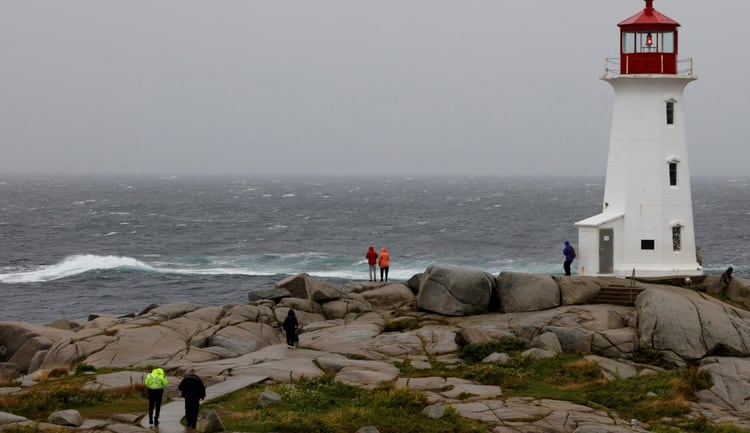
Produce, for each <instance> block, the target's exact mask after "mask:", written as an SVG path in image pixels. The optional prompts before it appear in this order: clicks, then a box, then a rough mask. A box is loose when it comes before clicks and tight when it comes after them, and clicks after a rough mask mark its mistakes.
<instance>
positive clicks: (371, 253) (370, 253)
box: [365, 245, 378, 281]
mask: <svg viewBox="0 0 750 433" xmlns="http://www.w3.org/2000/svg"><path fill="white" fill-rule="evenodd" d="M365 258H366V259H367V267H368V268H370V281H377V280H378V274H377V271H376V270H375V265H376V264H377V263H378V253H376V252H375V248H373V247H372V245H370V248H369V249H368V250H367V254H365Z"/></svg>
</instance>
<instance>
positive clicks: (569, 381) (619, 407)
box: [0, 338, 742, 433]
mask: <svg viewBox="0 0 750 433" xmlns="http://www.w3.org/2000/svg"><path fill="white" fill-rule="evenodd" d="M525 348H526V345H525V344H524V343H523V342H521V341H518V340H515V339H511V338H501V339H498V340H496V341H493V342H489V343H483V344H472V345H468V346H466V347H464V349H463V350H462V351H461V358H462V360H463V361H462V362H461V363H460V364H458V365H456V364H441V363H440V362H437V361H435V360H432V362H431V368H429V369H417V368H415V367H414V366H412V364H411V362H410V361H409V360H405V361H404V362H402V363H400V364H398V367H399V368H400V371H401V375H402V376H404V377H424V376H439V377H449V376H450V377H461V378H465V379H469V380H472V381H476V382H478V383H483V384H487V385H498V386H500V387H501V388H502V390H503V396H505V397H533V398H539V399H541V398H545V399H558V400H565V401H570V402H573V403H577V404H581V405H585V406H589V407H592V408H595V409H598V410H603V411H606V412H609V413H612V414H613V415H616V416H618V417H620V418H623V419H630V418H636V419H638V420H639V421H641V422H647V423H649V429H650V430H652V431H653V432H655V433H673V432H675V433H676V432H683V431H684V432H708V433H735V432H740V431H742V429H739V428H737V427H734V426H731V425H722V424H718V425H714V424H712V423H711V422H710V421H708V420H706V419H702V418H692V417H690V416H689V415H690V402H691V401H692V400H693V399H694V398H695V393H696V391H699V390H701V389H706V388H709V387H710V386H711V381H710V377H709V376H708V374H706V373H700V372H699V371H698V369H697V368H696V367H688V368H672V369H669V370H667V371H665V372H661V373H655V374H651V375H644V376H636V377H632V378H627V379H615V380H607V379H605V377H604V376H603V374H602V372H601V369H600V367H599V365H598V364H597V363H595V362H592V361H587V360H585V359H584V358H583V356H582V355H580V354H558V355H557V356H555V357H553V358H548V359H532V358H527V357H522V356H520V353H521V351H522V350H524V349H525ZM493 352H503V353H507V354H508V355H509V356H510V359H509V360H508V361H507V362H505V363H483V362H480V360H481V359H483V358H484V357H486V356H487V355H488V354H490V353H493ZM654 355H655V354H654V353H651V352H639V354H637V357H638V358H639V359H640V360H645V359H650V358H652V357H654ZM650 363H651V364H653V363H654V362H650ZM92 371H93V369H92V368H91V367H90V366H85V365H80V366H77V367H75V368H74V370H73V373H71V372H70V371H69V369H55V370H49V371H47V372H45V374H43V375H40V377H43V378H44V381H43V382H41V383H39V384H37V385H35V386H34V387H32V388H31V389H30V390H29V392H28V393H27V394H24V395H23V396H0V407H2V408H3V410H4V411H7V412H11V413H16V414H18V415H22V416H25V417H27V418H30V419H34V420H42V419H45V418H46V417H47V416H48V415H49V414H50V413H51V412H53V411H55V410H59V409H66V408H71V407H74V408H76V409H78V410H80V411H81V413H82V414H83V416H84V417H87V418H108V417H109V416H110V415H111V414H113V413H122V412H140V413H142V412H144V411H145V409H146V397H145V390H144V388H143V386H142V385H141V384H140V383H138V384H135V385H133V386H132V387H128V388H127V389H120V390H114V391H106V392H105V391H84V390H83V389H82V386H83V385H84V383H85V382H86V381H88V380H89V379H90V373H91V372H92ZM106 371H107V372H110V371H113V370H111V369H108V370H106ZM103 372H105V371H104V370H101V371H98V373H103ZM267 389H270V390H274V391H276V392H277V393H279V394H280V395H281V396H282V400H283V404H282V405H280V406H275V407H265V408H261V407H258V406H257V401H258V397H259V395H260V394H261V393H262V392H263V391H265V390H267ZM471 397H472V396H471V395H469V394H465V395H461V396H459V399H467V398H471ZM427 405H429V403H428V401H427V397H426V396H425V394H423V393H420V392H415V391H411V390H408V389H396V388H395V387H393V386H390V385H386V386H382V387H380V388H378V389H375V390H365V389H361V388H357V387H354V386H350V385H346V384H343V383H340V382H337V381H335V380H334V379H333V377H332V376H330V375H325V376H322V377H319V378H314V379H307V378H303V379H300V380H298V381H297V382H296V383H295V384H293V385H285V384H274V385H257V386H255V387H251V388H246V389H242V390H239V391H237V392H235V393H232V394H229V395H226V396H224V397H221V398H219V399H216V400H213V401H210V402H207V403H204V404H203V408H204V409H206V408H213V409H215V410H216V411H217V413H218V414H219V416H220V417H221V419H222V421H223V423H224V425H225V426H226V428H227V430H229V431H240V432H242V431H252V432H278V433H284V432H299V431H305V432H312V433H339V432H352V431H356V430H357V429H359V428H361V427H364V426H367V425H375V426H377V428H378V430H380V431H381V432H382V433H389V432H392V433H396V432H399V433H400V432H407V433H408V432H420V433H421V432H425V433H433V432H444V431H451V432H458V433H486V432H488V431H489V430H488V429H489V427H488V426H486V425H484V424H482V423H480V422H477V421H471V420H467V419H464V418H461V417H460V416H459V415H458V414H457V413H456V412H455V411H453V410H452V409H450V408H447V413H446V415H445V416H443V417H442V418H440V419H438V420H435V419H430V418H428V417H426V416H424V415H423V414H422V413H421V412H422V410H423V409H424V407H426V406H427ZM34 432H35V430H34V429H33V428H32V429H27V428H17V429H16V430H15V431H13V432H11V433H34Z"/></svg>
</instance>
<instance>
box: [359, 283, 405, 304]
mask: <svg viewBox="0 0 750 433" xmlns="http://www.w3.org/2000/svg"><path fill="white" fill-rule="evenodd" d="M362 297H364V298H365V299H366V300H368V301H369V302H370V304H372V305H373V306H375V307H394V306H399V305H402V304H409V303H411V302H414V300H415V299H416V298H415V296H414V293H412V291H411V290H410V289H409V288H408V287H406V285H404V284H389V285H387V286H383V287H379V288H377V289H373V290H368V291H366V292H362Z"/></svg>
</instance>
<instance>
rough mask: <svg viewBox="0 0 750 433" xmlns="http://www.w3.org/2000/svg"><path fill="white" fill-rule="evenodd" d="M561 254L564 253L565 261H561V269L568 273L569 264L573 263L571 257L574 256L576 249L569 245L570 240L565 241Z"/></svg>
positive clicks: (573, 257)
mask: <svg viewBox="0 0 750 433" xmlns="http://www.w3.org/2000/svg"><path fill="white" fill-rule="evenodd" d="M563 254H564V255H565V261H564V262H563V269H564V270H565V275H570V264H571V263H573V259H575V258H576V250H575V248H573V246H572V245H570V242H568V241H565V248H563Z"/></svg>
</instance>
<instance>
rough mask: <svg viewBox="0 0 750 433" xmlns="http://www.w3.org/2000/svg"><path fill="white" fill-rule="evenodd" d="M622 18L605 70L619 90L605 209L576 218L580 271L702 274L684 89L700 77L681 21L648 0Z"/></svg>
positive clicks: (606, 77) (585, 273) (674, 274)
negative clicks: (616, 49) (684, 50)
mask: <svg viewBox="0 0 750 433" xmlns="http://www.w3.org/2000/svg"><path fill="white" fill-rule="evenodd" d="M645 2H646V6H645V8H644V9H643V11H641V12H639V13H637V14H635V15H633V16H632V17H630V18H628V19H626V20H624V21H622V22H621V23H619V24H618V26H619V27H620V57H619V66H618V65H617V59H615V60H612V59H608V61H607V67H606V70H605V74H604V76H603V77H602V79H603V80H604V81H606V82H607V83H609V84H610V85H611V86H612V88H613V89H614V92H615V99H614V110H613V113H612V130H611V133H610V140H609V156H608V160H607V177H606V183H605V188H604V201H603V203H602V213H600V214H598V215H595V216H593V217H590V218H587V219H585V220H582V221H578V222H577V223H576V224H575V225H576V226H577V227H578V244H579V245H578V258H579V273H580V274H582V275H615V276H630V275H631V274H633V273H635V274H636V275H637V276H678V275H680V276H682V275H684V276H692V275H701V274H702V273H703V270H702V267H701V265H700V263H699V262H698V258H697V252H696V243H695V235H694V229H693V208H692V197H691V191H690V173H689V170H688V154H687V143H686V138H685V121H684V116H683V113H684V110H683V107H684V104H683V90H684V89H685V86H687V84H688V83H690V82H691V81H693V80H695V79H696V77H695V76H694V75H693V71H692V60H690V59H689V60H685V61H682V60H678V59H677V48H678V38H677V27H679V26H680V24H679V23H678V22H676V21H674V20H672V19H670V18H668V17H667V16H665V15H663V14H661V13H659V12H657V11H656V10H655V9H654V8H653V0H645Z"/></svg>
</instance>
